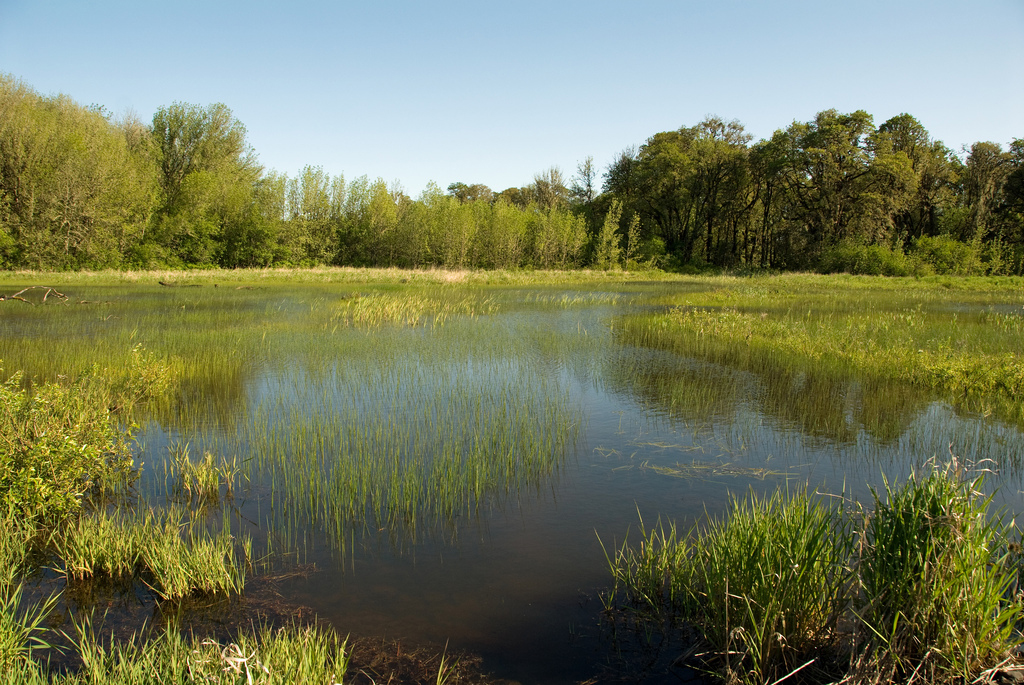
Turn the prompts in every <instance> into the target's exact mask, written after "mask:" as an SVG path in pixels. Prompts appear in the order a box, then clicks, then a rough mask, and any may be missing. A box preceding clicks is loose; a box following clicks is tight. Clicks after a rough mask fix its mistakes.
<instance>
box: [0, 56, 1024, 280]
mask: <svg viewBox="0 0 1024 685" xmlns="http://www.w3.org/2000/svg"><path fill="white" fill-rule="evenodd" d="M642 264H650V265H657V266H662V267H668V268H687V267H690V268H693V267H698V268H699V267H702V266H711V267H718V268H731V269H738V268H751V269H759V268H770V269H815V268H817V269H824V270H851V271H858V270H859V271H865V272H879V273H901V272H909V271H920V270H922V269H923V270H926V271H927V270H930V271H939V272H950V271H953V272H965V273H966V272H970V273H1020V272H1021V271H1022V269H1024V139H1017V140H1014V141H1013V142H1012V143H1011V144H1010V146H1009V149H1006V150H1004V149H1003V148H1002V147H1001V146H1000V145H998V144H996V143H990V142H979V143H975V144H974V145H972V146H971V147H970V149H969V150H964V151H962V152H961V154H956V153H954V152H953V151H951V150H949V149H948V148H946V147H945V146H944V145H943V144H942V143H941V142H939V141H936V140H933V139H932V138H931V136H930V135H929V134H928V131H927V130H926V129H925V128H924V127H923V126H922V125H921V124H920V123H919V122H918V121H917V120H916V119H914V118H913V117H912V116H910V115H907V114H902V115H900V116H897V117H893V118H892V119H889V120H888V121H886V122H884V123H882V124H881V125H879V126H877V127H876V126H875V125H874V123H873V120H872V117H871V116H870V115H869V114H867V113H866V112H863V111H858V112H854V113H851V114H841V113H838V112H836V111H834V110H828V111H825V112H821V113H819V114H818V115H817V116H816V117H815V118H814V120H813V121H809V122H793V123H792V124H791V125H790V126H789V127H787V128H786V129H780V130H779V131H776V132H775V134H774V135H773V136H772V137H771V138H770V139H767V140H760V141H757V142H756V143H752V142H751V136H750V135H749V134H747V133H746V132H745V131H744V129H743V126H742V125H741V124H739V123H738V122H735V121H725V120H722V119H719V118H717V117H709V118H707V119H705V120H704V121H702V122H700V123H699V124H697V125H695V126H692V127H683V128H680V129H678V130H676V131H667V132H661V133H656V134H654V135H653V136H651V137H650V138H648V139H647V140H646V141H645V142H644V143H643V144H642V145H640V146H639V147H633V148H629V149H627V150H625V151H623V152H622V153H621V154H620V155H618V156H617V157H616V159H615V160H614V161H613V162H612V163H611V164H610V165H609V166H608V167H607V169H605V170H603V171H601V170H598V169H597V168H596V167H595V165H594V163H593V160H592V159H590V158H588V159H587V160H585V161H584V162H583V163H581V164H580V165H579V166H578V168H577V170H576V174H575V175H574V176H573V177H572V178H568V179H567V178H565V177H564V176H563V174H562V172H561V171H560V170H559V169H557V168H552V169H549V170H547V171H545V172H543V173H540V174H537V175H536V176H535V177H534V179H533V181H532V183H529V184H527V185H526V186H524V187H521V188H508V189H505V190H503V191H500V192H495V191H493V190H491V189H490V188H488V187H487V186H485V185H482V184H467V183H462V182H456V183H452V184H450V185H449V186H448V187H447V188H446V189H444V190H442V189H441V188H440V187H439V186H437V185H433V184H431V185H429V186H428V187H427V189H426V190H424V192H423V193H422V194H421V195H420V196H419V197H417V198H415V199H413V198H410V197H409V196H408V195H406V194H405V193H404V192H403V191H402V189H401V188H400V187H398V186H396V185H389V184H387V183H385V182H384V181H382V180H380V179H377V180H370V179H368V178H367V177H365V176H363V177H359V178H355V179H352V180H347V179H345V178H344V176H341V175H338V176H332V175H331V174H329V173H327V172H325V171H324V170H323V169H322V168H321V167H315V166H307V167H305V168H304V169H302V170H301V171H300V172H298V173H297V174H295V175H291V176H289V175H287V174H283V173H279V172H276V171H273V170H266V169H264V168H263V167H262V166H261V165H260V164H259V161H258V158H257V156H256V153H255V151H254V150H253V149H252V147H251V146H250V145H249V143H248V142H247V140H246V130H245V127H244V125H243V124H242V123H241V122H240V121H238V119H237V118H235V116H234V115H233V114H232V112H231V110H230V109H229V108H227V107H226V106H225V105H223V104H213V105H209V106H199V105H192V104H186V103H174V104H172V105H170V106H166V107H162V108H160V109H159V110H158V111H157V112H156V113H155V114H154V115H153V117H152V120H151V121H149V122H144V121H142V120H141V119H139V118H138V117H137V116H134V115H123V116H119V117H115V116H113V115H112V114H110V113H109V112H107V111H106V110H105V109H104V108H102V107H99V106H88V107H86V106H82V105H80V104H78V103H76V102H74V101H72V100H71V99H70V98H68V97H66V96H63V95H57V96H44V95H41V94H39V93H37V92H36V91H35V90H33V89H32V88H31V87H29V86H27V85H26V84H24V83H23V82H21V81H20V80H18V79H16V78H14V77H12V76H9V75H0V267H2V268H6V269H12V268H33V269H84V268H147V267H192V266H221V267H226V268H236V267H257V266H274V265H296V266H301V265H305V266H311V265H360V266H402V267H427V266H440V267H447V268H522V267H534V268H556V269H564V268H576V267H584V266H590V267H596V268H606V269H607V268H621V267H627V268H633V267H634V266H636V265H642Z"/></svg>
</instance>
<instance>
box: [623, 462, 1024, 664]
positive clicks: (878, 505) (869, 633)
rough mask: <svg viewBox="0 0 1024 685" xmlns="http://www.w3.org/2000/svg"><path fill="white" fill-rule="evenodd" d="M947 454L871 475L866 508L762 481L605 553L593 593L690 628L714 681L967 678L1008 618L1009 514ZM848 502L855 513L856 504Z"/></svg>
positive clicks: (1008, 640)
mask: <svg viewBox="0 0 1024 685" xmlns="http://www.w3.org/2000/svg"><path fill="white" fill-rule="evenodd" d="M980 484H981V483H980V480H979V479H977V478H970V477H967V476H966V475H965V474H964V472H962V471H961V470H958V468H957V466H956V465H955V464H954V465H951V466H950V467H947V468H944V469H935V470H933V471H932V472H931V473H929V474H928V475H926V476H923V477H916V476H914V477H911V478H910V479H909V480H908V481H907V482H906V483H904V484H903V485H902V486H899V487H895V486H894V487H887V489H886V497H885V498H882V497H880V496H877V495H876V497H875V499H874V502H873V506H872V507H871V508H862V509H858V508H856V507H855V508H852V509H848V508H846V507H845V506H844V502H843V501H842V500H841V499H839V498H834V499H826V500H823V499H821V498H820V497H812V496H809V495H808V494H807V493H803V492H801V493H796V494H785V493H784V492H783V491H781V490H780V491H777V492H776V493H775V494H774V495H771V496H767V497H764V498H760V497H757V496H755V495H753V494H752V495H750V496H748V497H747V498H745V499H735V500H734V501H733V502H732V505H731V507H730V510H729V512H728V514H727V515H726V516H724V517H722V518H719V519H711V520H709V521H707V522H706V523H705V525H704V526H702V527H701V528H699V529H695V530H693V531H691V532H690V533H688V534H683V535H680V534H679V533H678V532H677V530H676V527H675V525H674V524H671V523H670V524H667V525H666V524H662V523H661V522H659V523H658V525H656V526H655V527H654V528H652V529H650V530H646V529H645V527H644V526H643V524H642V522H641V529H640V540H639V542H638V543H635V544H632V545H631V544H629V543H628V541H627V543H624V544H623V545H622V547H620V548H619V549H617V550H614V553H612V554H610V555H609V558H608V562H609V567H610V570H611V572H612V577H613V579H614V587H613V590H612V592H611V594H610V595H609V596H608V597H606V607H607V608H608V609H614V608H617V607H627V608H631V609H633V610H634V611H635V612H637V614H636V615H637V616H638V617H639V620H641V622H645V623H651V622H654V623H655V624H661V622H662V621H663V620H664V618H665V617H666V616H668V617H670V618H673V619H674V620H679V621H683V622H685V623H686V624H687V625H689V626H690V627H691V628H692V629H693V630H695V632H696V634H697V635H698V636H699V640H700V643H699V644H698V648H702V649H701V651H703V652H704V661H703V664H704V667H705V668H707V669H709V670H710V671H711V672H713V673H715V674H717V675H718V676H719V677H721V678H722V679H723V680H724V681H725V682H730V683H731V682H742V683H751V684H755V683H756V684H763V683H773V682H779V681H780V680H781V679H783V678H786V677H787V676H789V675H790V674H794V673H796V672H798V671H802V670H804V669H807V671H806V672H805V673H804V674H803V676H802V677H810V678H811V680H812V681H820V680H822V679H826V680H836V679H846V680H844V682H861V683H889V682H921V683H924V682H928V683H954V682H970V681H971V680H972V679H973V678H975V677H977V676H978V675H979V674H981V673H982V672H983V671H985V670H987V669H991V668H994V667H996V666H998V665H999V664H1000V663H1001V662H1002V661H1003V660H1004V659H1006V658H1008V656H1009V655H1010V653H1011V651H1012V650H1013V648H1014V647H1015V645H1016V644H1018V642H1019V641H1020V638H1021V635H1020V633H1019V632H1017V629H1016V626H1017V625H1018V623H1019V622H1020V621H1021V620H1022V618H1024V613H1022V610H1024V606H1022V604H1021V596H1020V594H1019V592H1018V585H1017V581H1018V574H1019V559H1017V558H1016V557H1014V556H1013V554H1012V550H1014V549H1016V547H1014V544H1015V543H1013V542H1011V537H1010V536H1011V530H1010V529H1008V528H1007V527H1006V526H1005V525H1004V524H1003V522H1002V521H1001V519H1000V518H999V517H998V516H995V515H993V513H992V512H990V511H989V510H988V509H989V504H990V501H991V500H990V499H989V498H986V497H984V496H982V495H981V494H980V492H979V486H980ZM857 512H859V513H857Z"/></svg>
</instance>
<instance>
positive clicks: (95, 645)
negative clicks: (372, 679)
mask: <svg viewBox="0 0 1024 685" xmlns="http://www.w3.org/2000/svg"><path fill="white" fill-rule="evenodd" d="M78 632H79V634H78V636H77V638H76V639H77V642H78V644H79V645H80V646H81V656H82V661H83V664H82V668H81V669H80V670H79V671H78V672H75V673H71V674H66V675H59V674H58V675H50V674H48V673H47V672H46V671H45V670H44V667H43V666H41V665H39V664H38V663H37V662H33V661H27V660H21V661H19V662H16V663H15V664H14V665H13V667H12V668H10V669H9V670H8V671H7V673H6V678H7V681H6V682H8V683H11V685H35V684H43V683H48V684H50V685H78V684H82V685H85V684H86V683H89V684H90V685H105V684H110V685H115V684H116V685H149V684H151V683H163V684H165V685H176V684H178V683H180V684H181V685H185V684H187V683H218V684H223V685H229V684H230V685H235V684H237V685H242V684H243V683H244V684H245V685H254V684H260V685H291V684H292V683H310V684H311V685H334V684H336V683H342V682H344V676H345V672H346V671H347V669H348V659H349V657H348V654H347V652H346V644H345V641H343V640H340V639H339V638H338V637H337V636H336V635H334V634H333V633H331V632H328V631H326V630H322V629H319V628H316V627H289V628H283V629H278V630H273V629H271V628H269V627H265V628H262V629H259V630H257V631H254V632H251V633H242V634H240V635H239V636H238V637H237V638H236V639H235V641H234V642H229V643H220V642H217V641H215V640H212V639H198V638H186V637H183V636H182V635H181V634H180V633H179V632H177V631H175V630H166V631H164V632H162V633H160V634H159V635H157V636H156V637H155V638H153V639H150V640H147V641H143V640H134V641H127V642H119V643H115V644H113V645H110V646H106V645H104V644H102V643H101V642H100V641H99V640H98V639H97V637H96V636H95V635H94V634H93V632H92V628H91V626H90V625H89V624H88V623H84V624H82V625H80V626H79V631H78Z"/></svg>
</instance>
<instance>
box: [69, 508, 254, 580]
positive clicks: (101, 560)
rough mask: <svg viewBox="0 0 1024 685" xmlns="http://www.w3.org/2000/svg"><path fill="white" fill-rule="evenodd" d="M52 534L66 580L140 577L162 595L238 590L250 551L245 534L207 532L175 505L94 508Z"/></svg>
mask: <svg viewBox="0 0 1024 685" xmlns="http://www.w3.org/2000/svg"><path fill="white" fill-rule="evenodd" d="M224 520H225V522H226V521H228V520H229V519H228V518H226V517H225V519H224ZM54 537H55V540H54V546H55V548H56V554H57V556H58V558H59V559H60V560H61V562H62V566H63V570H64V573H65V575H66V576H67V577H68V578H69V579H84V578H92V577H96V576H109V577H115V578H116V577H134V576H139V577H141V578H142V579H143V580H144V581H146V582H148V583H149V584H150V585H151V587H152V589H153V590H154V592H156V593H157V594H158V595H159V596H160V597H161V598H162V599H181V598H184V597H186V596H188V595H190V594H193V593H207V594H209V593H239V592H241V591H242V588H243V586H244V584H245V568H246V565H247V564H248V563H249V562H250V560H251V556H252V553H251V542H250V541H249V540H248V539H247V538H243V539H242V540H239V541H236V540H235V539H234V537H233V536H232V535H231V532H230V530H229V529H228V528H227V527H226V525H225V527H223V528H222V529H221V531H220V532H219V533H217V534H214V535H209V534H207V532H206V530H205V529H204V528H203V526H201V525H200V524H197V523H195V522H188V523H186V522H185V512H184V511H183V510H181V509H178V508H175V507H171V508H169V509H166V510H161V511H153V510H145V511H143V512H142V513H141V514H139V513H108V512H106V511H98V512H95V513H93V514H90V515H87V516H82V517H80V518H78V519H77V520H75V521H74V522H73V523H70V524H68V525H66V526H63V527H61V528H60V529H58V530H57V532H56V534H55V536H54Z"/></svg>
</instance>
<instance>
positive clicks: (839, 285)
mask: <svg viewBox="0 0 1024 685" xmlns="http://www.w3.org/2000/svg"><path fill="white" fill-rule="evenodd" d="M899 284H900V285H901V286H902V287H897V286H896V285H894V284H893V283H892V282H890V281H884V280H882V279H874V280H866V281H860V282H857V281H851V280H850V279H835V280H830V279H812V278H805V279H798V278H781V277H780V278H778V279H762V280H756V279H755V280H753V281H750V282H744V281H728V280H719V281H711V282H710V285H712V286H713V287H711V288H709V289H708V290H706V291H703V292H688V293H684V294H682V295H680V296H676V297H674V298H672V299H670V300H667V301H666V303H667V304H670V306H671V308H670V309H669V310H668V311H665V312H660V313H643V314H636V315H629V316H625V317H623V318H621V319H620V320H619V321H618V322H617V323H616V333H617V335H618V336H619V337H620V339H621V340H623V341H624V342H628V343H631V344H636V345H642V346H650V347H656V348H660V349H668V350H672V351H674V352H677V353H680V354H684V355H688V356H692V357H696V358H699V359H703V360H706V361H710V362H714V363H719V364H724V365H727V366H732V367H736V368H742V369H745V370H749V371H754V372H758V373H770V372H771V370H773V369H796V370H799V369H805V370H808V371H810V370H812V369H813V373H815V374H817V375H818V376H822V375H831V376H834V377H840V378H842V377H850V376H851V375H857V376H858V377H861V378H865V377H866V378H869V379H871V378H874V379H878V380H882V381H885V382H888V383H890V384H892V383H904V384H910V385H915V386H920V387H925V388H933V389H937V390H939V391H942V392H943V393H945V394H946V395H947V396H949V397H951V398H953V399H954V400H956V401H964V402H967V403H968V404H969V405H970V406H972V407H980V408H982V409H987V410H989V411H995V412H997V413H999V414H1000V415H1002V416H1006V417H1007V418H1010V419H1011V420H1013V421H1014V422H1017V423H1021V422H1024V405H1022V404H1021V402H1020V401H1019V398H1020V397H1021V396H1022V395H1024V358H1022V357H1021V356H1020V350H1021V349H1024V309H1021V306H1022V305H1024V302H1022V301H1021V298H1020V296H1019V292H1016V293H1015V292H1013V291H1012V290H1006V289H1004V288H1003V287H1002V286H1001V285H993V284H992V283H990V282H989V283H987V284H985V283H978V284H976V287H977V288H978V290H975V291H972V290H969V289H968V288H969V287H970V284H966V283H964V282H957V285H958V288H959V289H957V290H953V291H951V290H949V289H947V288H945V287H942V285H941V284H939V283H936V284H933V285H932V286H931V287H928V286H927V285H925V284H922V283H918V282H906V283H904V282H899ZM1015 308H1016V309H1015Z"/></svg>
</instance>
